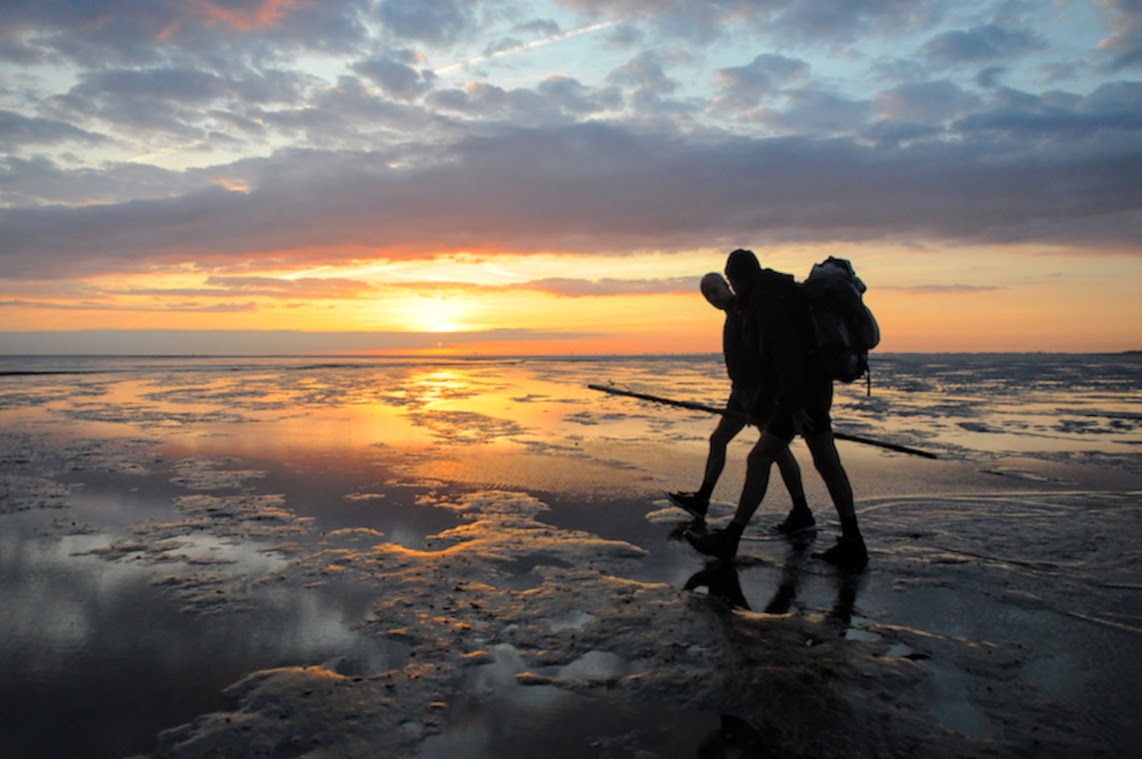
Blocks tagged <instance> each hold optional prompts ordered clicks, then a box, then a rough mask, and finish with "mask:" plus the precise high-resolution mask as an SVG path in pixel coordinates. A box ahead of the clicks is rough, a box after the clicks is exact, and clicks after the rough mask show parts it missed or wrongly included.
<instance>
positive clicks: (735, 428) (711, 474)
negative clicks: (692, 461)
mask: <svg viewBox="0 0 1142 759" xmlns="http://www.w3.org/2000/svg"><path fill="white" fill-rule="evenodd" d="M744 428H745V420H744V419H742V418H741V417H740V416H733V415H726V416H723V417H722V420H721V421H720V422H718V426H717V427H715V428H714V431H713V432H712V433H711V434H710V453H709V455H708V456H707V457H706V472H705V475H704V476H703V478H702V487H701V488H700V489H699V490H698V495H699V496H700V497H701V498H703V499H704V500H707V501H708V500H710V496H711V495H713V493H714V486H715V485H717V484H718V478H719V477H721V476H722V470H723V469H724V468H725V466H726V448H727V447H728V446H729V444H730V441H732V440H733V439H734V438H735V437H737V434H738V433H739V432H741V431H742V429H744Z"/></svg>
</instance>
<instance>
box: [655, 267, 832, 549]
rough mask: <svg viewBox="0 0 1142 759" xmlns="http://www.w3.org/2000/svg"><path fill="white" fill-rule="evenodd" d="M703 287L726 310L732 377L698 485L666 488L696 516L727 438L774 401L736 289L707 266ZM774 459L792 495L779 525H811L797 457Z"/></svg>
mask: <svg viewBox="0 0 1142 759" xmlns="http://www.w3.org/2000/svg"><path fill="white" fill-rule="evenodd" d="M701 290H702V294H703V295H705V296H706V300H708V301H709V302H710V305H712V306H714V307H715V308H717V309H720V310H722V311H725V312H726V321H725V325H724V326H723V328H722V352H723V354H724V356H725V361H726V373H727V374H729V377H730V398H729V400H728V401H726V410H727V411H729V412H730V413H727V414H724V415H722V418H721V421H720V422H718V426H717V427H715V428H714V432H713V433H712V434H711V435H710V452H709V455H708V456H707V457H706V469H705V475H704V476H703V478H702V485H701V487H699V488H698V490H697V492H694V493H683V492H678V493H668V494H667V495H668V496H669V497H670V500H671V501H673V502H674V503H675V504H676V505H678V506H680V507H681V508H683V509H685V510H686V511H688V512H690V514H691V515H692V516H693V517H694V518H695V519H705V518H706V511H707V510H708V509H709V507H710V496H711V494H713V492H714V486H715V485H716V484H717V483H718V477H720V476H721V474H722V469H723V468H724V467H725V465H726V448H727V447H728V446H729V444H730V441H731V440H733V439H734V438H735V437H736V436H737V434H738V433H739V432H741V431H742V430H743V429H744V428H745V426H746V424H748V423H750V422H753V423H756V422H757V421H758V420H764V419H765V417H766V415H767V413H768V412H767V411H766V408H765V407H766V406H767V405H768V404H769V403H771V402H772V393H769V392H767V391H766V390H765V389H764V388H762V387H760V384H759V382H760V379H761V367H759V366H758V365H757V364H756V362H753V361H750V360H749V356H750V350H749V346H748V344H747V343H746V340H745V334H744V331H743V329H742V327H743V323H742V314H741V313H740V312H739V310H738V308H737V304H736V303H735V298H734V294H733V293H732V292H731V291H730V287H729V285H728V284H726V280H725V279H724V278H723V277H722V275H721V274H718V273H716V272H711V273H709V274H707V275H706V276H704V277H702V283H701ZM775 461H776V463H777V468H778V469H779V470H780V472H781V479H782V480H783V481H784V482H785V487H786V489H787V490H788V491H789V497H790V498H791V499H792V500H793V511H792V512H790V514H791V517H790V519H786V521H784V522H782V523H781V524H779V525H777V529H778V530H780V531H782V532H786V533H790V534H791V533H793V532H806V531H808V530H812V529H814V526H815V524H814V520H813V514H812V512H810V511H809V505H808V503H807V502H806V501H805V489H804V487H803V485H802V483H801V468H800V467H799V466H797V460H796V459H795V458H793V453H792V452H790V450H789V447H788V446H786V447H785V448H784V449H782V450H781V451H779V452H778V454H777V457H776V459H775ZM805 515H807V519H806V517H805ZM795 517H799V519H798V518H795Z"/></svg>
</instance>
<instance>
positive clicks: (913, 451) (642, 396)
mask: <svg viewBox="0 0 1142 759" xmlns="http://www.w3.org/2000/svg"><path fill="white" fill-rule="evenodd" d="M587 387H589V388H590V389H591V390H598V391H600V392H603V393H610V394H611V395H624V396H626V397H628V398H638V399H639V400H643V401H650V402H651V403H661V404H663V405H665V406H677V407H678V408H686V409H691V410H693V411H705V412H706V413H708V414H720V415H722V416H742V415H741V414H739V413H738V412H736V411H730V410H729V409H724V408H717V407H716V406H706V405H704V404H702V403H692V402H690V401H675V400H671V399H670V398H662V397H660V396H657V395H648V394H646V393H635V392H632V391H630V390H620V389H619V388H617V387H608V386H606V385H587ZM833 437H835V438H836V439H837V440H847V441H849V442H850V443H861V444H863V445H874V446H876V447H877V448H886V449H888V450H890V451H897V452H898V453H907V454H910V455H912V456H921V457H923V458H926V459H934V458H938V457H937V456H936V454H934V453H929V452H928V451H921V450H919V449H917V448H909V447H908V446H906V445H899V444H898V443H886V442H884V441H883V440H873V439H872V438H867V437H860V436H859V435H847V434H845V433H843V432H836V431H834V432H833Z"/></svg>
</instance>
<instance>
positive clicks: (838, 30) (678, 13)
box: [561, 0, 944, 42]
mask: <svg viewBox="0 0 1142 759" xmlns="http://www.w3.org/2000/svg"><path fill="white" fill-rule="evenodd" d="M561 2H562V4H563V5H566V6H568V7H570V8H574V9H575V10H578V11H581V12H584V13H588V14H591V15H593V16H596V17H600V16H601V17H607V18H612V19H615V20H620V21H632V20H638V21H639V22H640V23H644V24H647V25H649V26H651V27H652V28H653V29H654V30H655V33H656V35H658V36H661V35H666V36H669V37H673V38H681V39H687V40H692V41H710V40H712V39H715V38H717V37H719V36H720V35H722V34H724V33H727V32H728V31H730V30H734V31H736V30H737V29H738V28H740V27H745V28H747V29H751V30H754V31H768V32H773V33H775V34H776V36H777V37H778V38H780V39H783V40H793V41H797V42H805V41H815V42H820V41H826V42H827V41H835V42H844V41H850V40H852V39H854V38H856V37H857V36H858V35H861V34H867V33H870V32H874V33H886V34H898V33H900V32H903V31H906V30H911V29H917V28H924V27H927V26H929V25H931V24H932V23H934V22H935V21H936V20H937V19H939V18H940V16H941V15H942V12H943V6H944V3H943V2H941V0H914V1H913V2H899V0H855V1H854V2H845V3H821V2H815V1H813V0H810V1H808V2H805V1H798V0H716V1H715V2H700V3H696V2H690V0H561Z"/></svg>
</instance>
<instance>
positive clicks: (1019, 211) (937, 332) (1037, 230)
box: [0, 0, 1142, 355]
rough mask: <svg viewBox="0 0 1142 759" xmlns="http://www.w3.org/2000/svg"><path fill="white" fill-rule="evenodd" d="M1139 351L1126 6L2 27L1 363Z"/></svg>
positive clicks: (441, 2) (1140, 14) (512, 0)
mask: <svg viewBox="0 0 1142 759" xmlns="http://www.w3.org/2000/svg"><path fill="white" fill-rule="evenodd" d="M738 247H745V248H749V249H751V250H754V251H755V252H756V253H757V254H758V256H759V258H760V259H761V261H762V264H763V265H765V266H769V267H772V268H774V269H777V270H780V271H785V272H789V273H792V274H794V275H795V276H797V277H798V278H799V279H803V278H804V277H805V276H806V275H807V274H808V272H809V270H810V269H811V267H812V265H813V264H814V263H815V262H818V261H821V260H823V259H824V258H826V257H828V256H830V255H833V256H840V257H843V258H848V259H850V260H851V261H852V262H853V265H854V267H855V268H856V270H857V272H858V274H859V275H860V276H861V278H862V279H863V280H864V281H865V282H866V284H867V285H868V288H869V289H868V292H867V293H866V295H865V300H866V303H867V304H868V305H869V306H870V307H871V308H872V309H873V311H874V313H875V314H876V315H877V318H878V320H879V322H880V327H881V332H882V336H883V339H882V343H881V345H880V348H879V350H884V351H1064V352H1084V351H1119V350H1131V349H1139V348H1142V326H1140V325H1142V305H1139V304H1140V302H1142V301H1140V300H1139V297H1138V285H1139V283H1142V1H1140V0H1092V1H1089V2H1081V1H1079V0H1073V1H1068V0H1055V1H1052V0H1031V1H1028V2H1023V1H1022V0H1013V1H1011V2H974V1H973V0H955V1H954V2H953V1H952V0H914V1H912V2H901V1H900V0H845V1H844V2H833V3H824V2H818V1H817V0H811V1H810V0H708V1H707V2H701V3H696V2H687V1H685V0H528V1H527V2H522V1H517V0H375V1H366V0H322V1H321V2H317V1H316V0H5V2H4V5H3V9H2V10H0V353H6V354H23V353H52V352H60V353H119V354H122V353H128V354H130V353H164V354H172V353H198V354H206V353H216V354H228V353H230V354H232V353H386V352H388V353H420V352H426V353H438V354H453V353H463V354H480V355H507V354H511V355H527V354H545V353H546V354H568V353H573V354H624V353H636V354H637V353H692V352H715V351H718V350H720V341H721V315H720V313H719V312H717V311H716V310H714V309H713V308H711V307H710V306H709V305H708V304H707V303H706V302H705V300H704V299H703V298H702V297H701V295H700V294H699V291H698V282H699V280H700V279H701V277H702V275H703V274H705V273H707V272H710V271H721V270H722V268H723V266H724V262H725V257H726V255H727V253H728V252H729V251H731V250H733V249H734V248H738Z"/></svg>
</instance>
